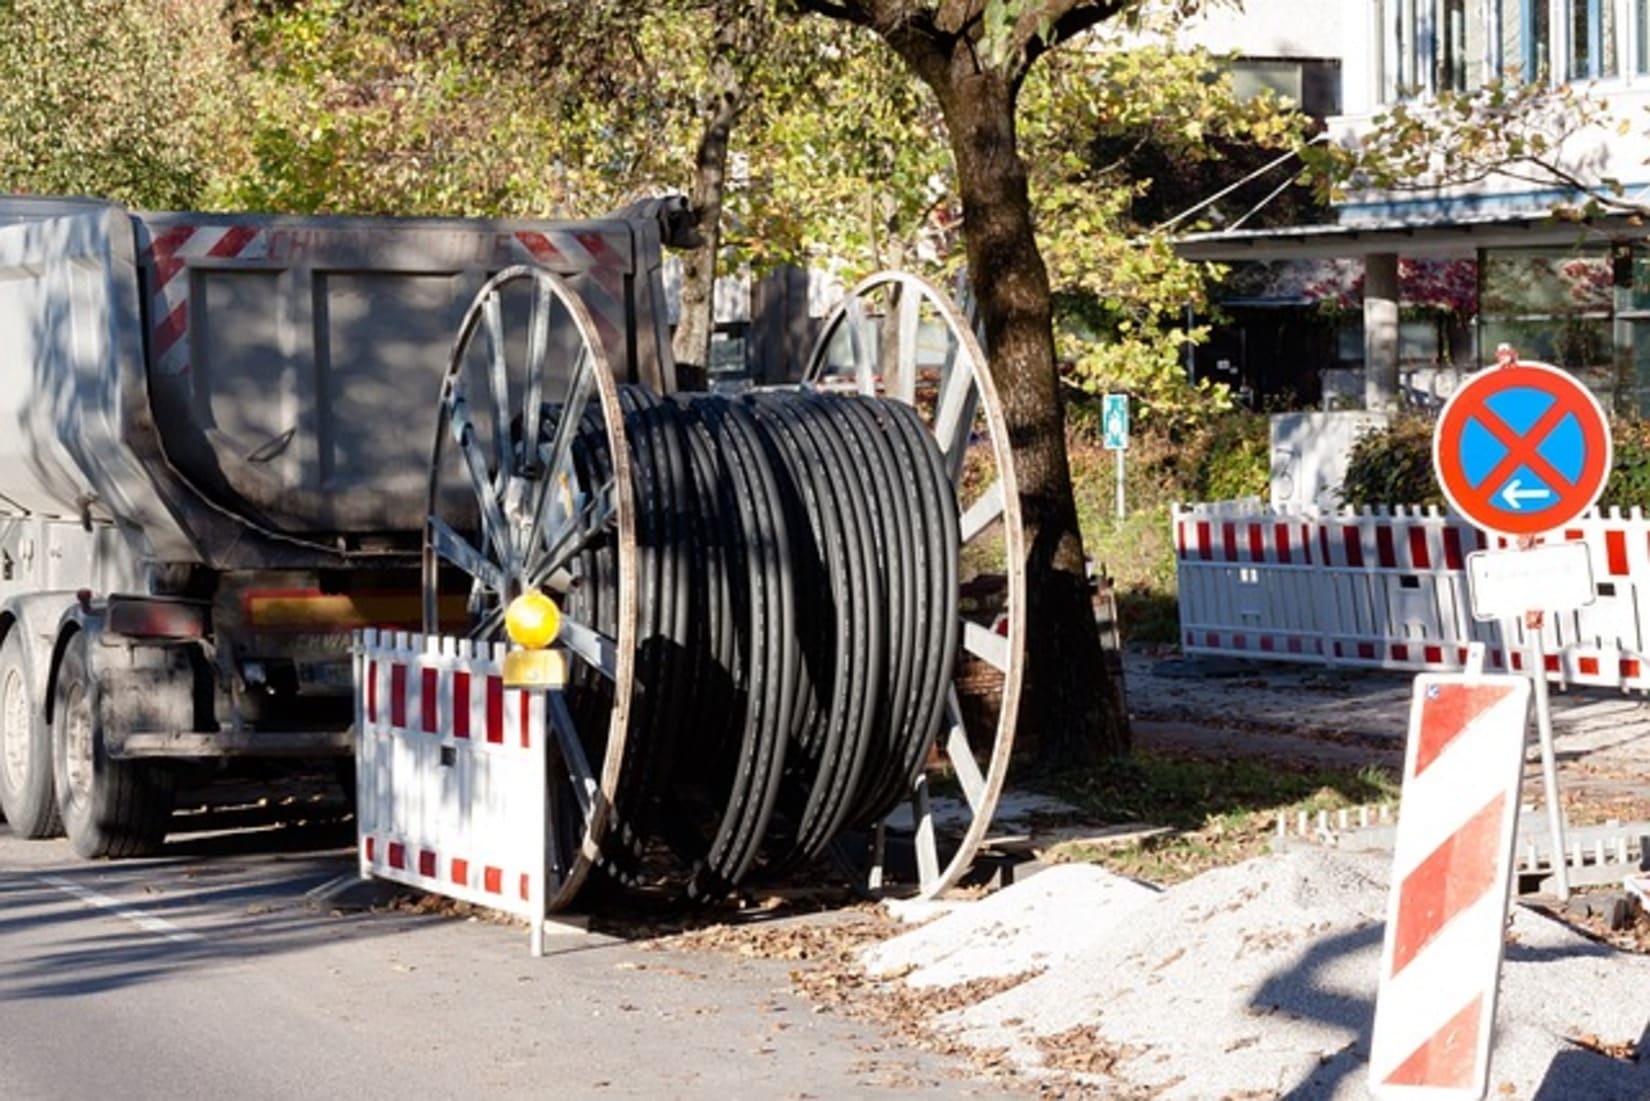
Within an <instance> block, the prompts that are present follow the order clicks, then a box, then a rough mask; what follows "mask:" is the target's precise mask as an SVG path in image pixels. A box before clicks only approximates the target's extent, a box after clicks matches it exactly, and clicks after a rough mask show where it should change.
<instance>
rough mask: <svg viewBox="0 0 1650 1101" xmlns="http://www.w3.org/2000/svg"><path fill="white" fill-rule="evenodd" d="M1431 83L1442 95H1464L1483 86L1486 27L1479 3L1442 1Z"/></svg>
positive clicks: (1457, 0)
mask: <svg viewBox="0 0 1650 1101" xmlns="http://www.w3.org/2000/svg"><path fill="white" fill-rule="evenodd" d="M1437 20H1438V24H1437V29H1436V32H1435V33H1436V35H1437V51H1436V55H1435V56H1434V58H1433V68H1434V76H1433V82H1434V85H1435V86H1436V88H1437V89H1438V90H1439V91H1441V92H1443V91H1449V92H1466V91H1470V90H1471V89H1473V88H1477V87H1479V86H1480V85H1482V84H1483V83H1484V62H1485V59H1486V58H1487V57H1488V56H1489V24H1488V20H1487V18H1486V9H1485V5H1484V3H1483V2H1482V0H1442V3H1440V4H1439V5H1438V15H1437Z"/></svg>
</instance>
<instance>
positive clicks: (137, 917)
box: [36, 875, 201, 944]
mask: <svg viewBox="0 0 1650 1101" xmlns="http://www.w3.org/2000/svg"><path fill="white" fill-rule="evenodd" d="M36 878H37V879H38V880H39V881H40V882H41V883H44V884H45V885H46V886H48V887H54V888H56V889H57V890H59V891H62V892H63V893H64V894H66V895H71V896H73V897H75V898H78V899H79V900H80V901H81V902H84V903H85V904H86V905H88V906H95V907H97V908H98V909H100V910H107V911H109V912H110V913H111V914H114V915H115V916H116V917H122V918H125V919H126V920H127V921H129V922H131V923H132V924H133V925H136V926H137V927H138V928H139V929H142V930H143V931H144V932H145V933H153V934H155V935H156V936H157V937H165V938H166V939H167V940H170V941H175V942H177V943H178V944H189V943H192V942H194V941H198V940H200V939H201V935H200V934H199V933H191V932H190V931H189V930H187V929H180V928H179V927H178V926H176V925H173V924H172V923H171V922H169V921H166V920H164V919H162V918H158V917H154V916H152V915H150V914H146V913H144V912H143V911H142V910H134V909H132V908H131V907H130V906H124V905H122V904H121V902H120V900H119V899H114V898H110V897H109V896H108V895H104V894H99V893H98V892H96V891H92V890H88V889H87V888H85V887H82V886H81V885H80V884H78V883H71V882H70V881H69V880H67V879H59V878H58V877H57V876H50V875H43V876H37V877H36Z"/></svg>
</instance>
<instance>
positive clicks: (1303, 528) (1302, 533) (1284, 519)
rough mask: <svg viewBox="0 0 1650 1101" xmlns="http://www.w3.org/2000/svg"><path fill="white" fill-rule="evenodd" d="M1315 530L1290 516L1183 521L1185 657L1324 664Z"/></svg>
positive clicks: (1179, 530) (1179, 538)
mask: <svg viewBox="0 0 1650 1101" xmlns="http://www.w3.org/2000/svg"><path fill="white" fill-rule="evenodd" d="M1312 531H1313V527H1312V522H1311V521H1309V520H1307V519H1306V518H1305V517H1300V516H1295V515H1293V514H1289V513H1278V514H1273V515H1267V516H1264V517H1256V516H1254V515H1249V516H1242V515H1234V516H1221V515H1218V514H1217V515H1208V514H1198V515H1196V516H1185V517H1181V516H1178V515H1177V517H1176V535H1175V539H1176V549H1177V554H1178V556H1179V560H1180V562H1181V563H1182V566H1183V568H1182V569H1181V570H1180V579H1181V609H1182V611H1181V623H1182V632H1183V635H1184V639H1183V641H1184V642H1185V645H1186V648H1187V651H1188V652H1198V651H1208V652H1222V653H1230V652H1239V653H1246V654H1250V655H1253V656H1260V657H1278V658H1283V659H1292V660H1305V661H1316V660H1321V659H1322V658H1323V656H1324V652H1325V651H1324V639H1323V630H1322V625H1321V623H1320V620H1319V617H1318V616H1317V614H1316V612H1315V610H1314V608H1313V606H1312V602H1313V596H1314V593H1313V589H1314V586H1315V573H1314V571H1313V566H1314V558H1313V554H1314V551H1313V541H1312ZM1193 564H1195V565H1193ZM1188 608H1193V609H1196V614H1195V615H1194V616H1192V617H1188V616H1187V614H1186V609H1188Z"/></svg>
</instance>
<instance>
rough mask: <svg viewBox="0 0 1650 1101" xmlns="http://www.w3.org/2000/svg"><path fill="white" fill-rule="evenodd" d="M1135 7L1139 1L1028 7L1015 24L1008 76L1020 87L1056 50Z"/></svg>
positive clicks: (1073, 0) (1067, 1)
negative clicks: (1035, 65) (1042, 59)
mask: <svg viewBox="0 0 1650 1101" xmlns="http://www.w3.org/2000/svg"><path fill="white" fill-rule="evenodd" d="M1134 3H1135V0H1044V2H1043V3H1040V4H1032V5H1030V6H1028V7H1027V8H1026V10H1025V11H1023V12H1021V13H1020V18H1018V19H1016V20H1015V21H1014V36H1013V39H1012V40H1011V42H1010V43H1009V47H1010V48H1009V52H1008V56H1009V58H1010V59H1011V61H1010V68H1009V71H1008V72H1007V73H1005V74H1004V76H1005V77H1006V78H1007V79H1008V80H1009V82H1010V83H1012V84H1014V85H1015V86H1018V85H1019V83H1020V82H1021V81H1022V80H1024V79H1025V75H1026V73H1027V72H1029V71H1030V69H1031V66H1032V63H1033V62H1035V61H1036V60H1037V59H1038V58H1039V57H1041V56H1043V54H1045V53H1047V52H1048V51H1049V50H1050V49H1051V48H1052V47H1053V46H1055V45H1056V44H1058V43H1060V42H1064V41H1066V40H1067V39H1068V38H1074V37H1076V36H1077V35H1079V34H1081V33H1082V32H1084V31H1086V30H1088V29H1089V28H1090V27H1094V26H1097V25H1099V24H1101V23H1104V22H1105V21H1106V20H1108V19H1110V18H1112V17H1113V16H1115V15H1117V14H1118V13H1120V12H1122V11H1123V10H1124V9H1126V8H1129V7H1131V6H1133V5H1134ZM1044 28H1047V30H1048V33H1047V34H1046V35H1044V34H1043V33H1042V31H1043V29H1044Z"/></svg>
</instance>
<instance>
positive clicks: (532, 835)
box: [355, 630, 549, 955]
mask: <svg viewBox="0 0 1650 1101" xmlns="http://www.w3.org/2000/svg"><path fill="white" fill-rule="evenodd" d="M506 650H507V647H506V646H504V645H503V644H502V643H498V644H493V643H477V642H471V641H469V640H463V639H455V638H449V637H433V636H425V635H417V634H407V633H402V632H388V631H386V632H379V631H373V630H368V631H363V632H360V633H359V634H358V635H357V636H356V649H355V663H356V671H355V675H356V681H355V683H356V726H355V729H356V747H355V760H356V776H355V782H356V820H357V831H358V834H359V837H358V841H359V850H360V851H359V854H358V855H359V858H360V870H361V876H362V878H363V879H366V878H374V877H376V878H379V879H387V880H391V881H393V882H396V883H404V884H406V885H407V886H410V887H416V888H418V889H420V890H423V891H429V892H432V893H435V894H440V895H445V896H447V897H450V898H455V899H460V900H462V901H465V902H471V903H474V904H476V905H480V906H487V907H490V908H492V909H495V910H501V911H503V912H505V913H508V914H513V915H515V916H517V917H520V918H525V919H526V920H527V921H528V922H529V923H530V927H531V930H532V944H533V953H534V955H540V954H542V952H543V936H544V922H545V910H546V890H547V882H546V874H545V873H546V868H547V864H546V861H547V859H548V857H547V845H546V838H547V830H548V828H549V823H548V802H547V796H546V772H545V769H546V750H547V747H546V743H545V734H546V730H545V712H546V708H545V706H544V700H543V698H542V696H541V695H535V694H533V693H529V692H525V691H519V690H513V689H506V688H505V687H504V680H503V663H504V655H505V652H506Z"/></svg>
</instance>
